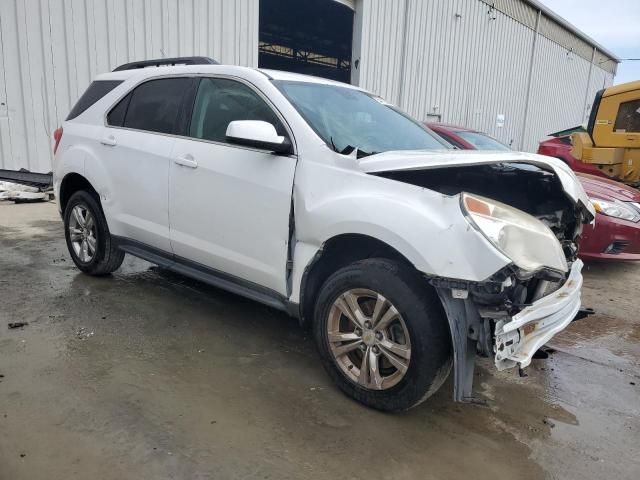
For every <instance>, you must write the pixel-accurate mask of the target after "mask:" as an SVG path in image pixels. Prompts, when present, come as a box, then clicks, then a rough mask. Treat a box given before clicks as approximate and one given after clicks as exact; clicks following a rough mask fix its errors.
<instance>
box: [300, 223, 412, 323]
mask: <svg viewBox="0 0 640 480" xmlns="http://www.w3.org/2000/svg"><path fill="white" fill-rule="evenodd" d="M366 258H388V259H391V260H396V261H398V262H400V263H404V264H406V265H407V266H408V267H409V268H411V269H415V267H414V266H413V264H412V263H411V262H410V261H409V260H408V259H407V258H406V257H404V256H403V255H402V254H401V253H400V252H398V251H397V250H396V249H395V248H393V247H391V246H389V245H388V244H386V243H384V242H382V241H380V240H378V239H376V238H373V237H369V236H367V235H360V234H344V235H338V236H336V237H333V238H331V239H329V240H327V241H326V242H325V243H324V245H323V246H322V248H321V249H320V250H319V251H318V253H317V254H316V256H315V258H314V259H313V260H312V261H311V264H310V265H309V267H307V270H306V272H305V273H304V275H303V277H302V286H301V290H300V322H301V323H302V325H305V326H307V325H310V324H311V319H312V318H313V309H314V307H315V299H316V297H317V295H318V291H319V290H320V287H321V286H322V284H323V283H324V282H325V281H326V280H327V278H329V276H330V275H331V274H332V273H333V272H335V271H336V270H338V269H340V268H342V267H344V266H346V265H348V264H350V263H353V262H357V261H358V260H364V259H366Z"/></svg>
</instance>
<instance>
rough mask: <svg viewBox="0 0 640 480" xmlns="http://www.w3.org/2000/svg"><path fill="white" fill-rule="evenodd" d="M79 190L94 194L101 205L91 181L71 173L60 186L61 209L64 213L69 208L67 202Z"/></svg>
mask: <svg viewBox="0 0 640 480" xmlns="http://www.w3.org/2000/svg"><path fill="white" fill-rule="evenodd" d="M78 190H86V191H87V192H89V193H92V194H93V195H94V196H95V197H96V199H98V205H99V204H100V201H99V198H100V196H99V195H98V192H96V190H95V188H93V186H92V185H91V183H89V180H87V179H86V178H84V177H83V176H82V175H80V174H79V173H69V174H68V175H67V176H65V177H64V178H63V179H62V183H61V184H60V199H59V200H60V208H61V210H62V211H63V212H64V209H65V208H66V206H67V202H69V199H70V198H71V195H73V194H74V193H76V192H77V191H78Z"/></svg>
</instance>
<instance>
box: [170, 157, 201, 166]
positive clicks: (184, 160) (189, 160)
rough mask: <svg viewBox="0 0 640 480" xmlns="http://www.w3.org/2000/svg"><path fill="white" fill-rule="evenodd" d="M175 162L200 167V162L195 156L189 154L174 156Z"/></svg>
mask: <svg viewBox="0 0 640 480" xmlns="http://www.w3.org/2000/svg"><path fill="white" fill-rule="evenodd" d="M173 163H175V164H176V165H181V166H183V167H188V168H198V162H196V161H195V159H194V158H193V156H192V155H189V154H187V155H183V156H182V157H176V158H174V159H173Z"/></svg>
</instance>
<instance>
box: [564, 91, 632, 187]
mask: <svg viewBox="0 0 640 480" xmlns="http://www.w3.org/2000/svg"><path fill="white" fill-rule="evenodd" d="M571 144H572V145H573V148H572V149H571V154H572V155H573V156H574V157H575V158H576V159H578V160H580V161H581V162H584V163H590V164H593V165H595V166H596V167H597V168H599V169H600V170H602V172H603V173H605V174H606V175H607V176H609V177H612V178H614V179H616V180H620V181H621V182H624V183H627V184H629V185H633V186H635V187H639V186H640V81H635V82H629V83H623V84H622V85H616V86H614V87H609V88H605V89H604V90H600V91H599V92H598V93H597V94H596V98H595V100H594V102H593V107H592V108H591V115H590V116H589V123H588V124H587V131H586V132H576V133H573V134H572V135H571Z"/></svg>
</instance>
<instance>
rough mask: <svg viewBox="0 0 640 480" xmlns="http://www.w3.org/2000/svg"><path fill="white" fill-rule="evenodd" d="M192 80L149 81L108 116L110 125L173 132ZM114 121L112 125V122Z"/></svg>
mask: <svg viewBox="0 0 640 480" xmlns="http://www.w3.org/2000/svg"><path fill="white" fill-rule="evenodd" d="M190 82H191V79H190V78H186V77H181V78H160V79H157V80H150V81H148V82H145V83H143V84H142V85H140V86H138V87H137V88H136V89H135V90H133V92H131V93H130V94H129V95H130V97H131V98H130V99H129V101H128V105H123V103H124V104H126V103H127V97H125V98H124V99H123V100H122V101H121V102H120V103H118V104H117V105H116V106H115V107H114V108H113V109H112V110H111V112H109V115H108V116H107V122H108V123H109V124H110V125H114V126H120V124H119V122H121V121H122V118H124V121H122V123H121V125H122V126H123V127H126V128H134V129H136V130H146V131H149V132H159V133H174V132H175V130H176V125H177V119H178V113H179V112H180V107H181V103H182V97H183V95H184V94H185V92H186V91H187V90H188V87H189V85H190ZM112 121H113V123H112Z"/></svg>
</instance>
